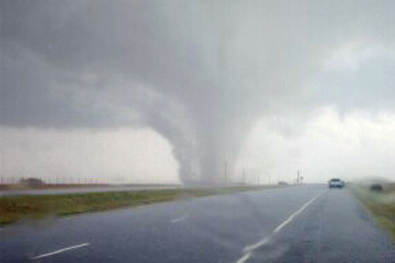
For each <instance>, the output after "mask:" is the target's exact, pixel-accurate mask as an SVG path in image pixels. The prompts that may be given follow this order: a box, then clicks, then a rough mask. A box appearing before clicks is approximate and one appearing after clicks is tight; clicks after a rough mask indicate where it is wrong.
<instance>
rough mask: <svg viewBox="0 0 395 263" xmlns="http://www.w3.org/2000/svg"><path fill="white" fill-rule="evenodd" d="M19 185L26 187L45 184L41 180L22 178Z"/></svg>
mask: <svg viewBox="0 0 395 263" xmlns="http://www.w3.org/2000/svg"><path fill="white" fill-rule="evenodd" d="M19 183H20V184H21V185H26V186H41V185H44V184H45V183H44V181H43V180H40V179H37V178H26V179H25V178H22V179H21V180H20V181H19Z"/></svg>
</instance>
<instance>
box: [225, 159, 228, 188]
mask: <svg viewBox="0 0 395 263" xmlns="http://www.w3.org/2000/svg"><path fill="white" fill-rule="evenodd" d="M226 186H228V174H227V163H226V162H225V187H226Z"/></svg>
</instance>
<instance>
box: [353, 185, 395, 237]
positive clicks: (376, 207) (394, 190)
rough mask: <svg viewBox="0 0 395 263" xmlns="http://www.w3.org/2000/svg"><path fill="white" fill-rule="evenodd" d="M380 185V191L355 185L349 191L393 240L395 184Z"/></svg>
mask: <svg viewBox="0 0 395 263" xmlns="http://www.w3.org/2000/svg"><path fill="white" fill-rule="evenodd" d="M381 185H382V190H381V191H374V189H372V188H371V185H368V184H355V185H353V186H352V187H351V189H352V191H353V193H354V194H355V196H356V197H357V198H358V199H359V200H360V201H361V202H362V204H363V205H364V206H365V207H366V208H367V209H368V211H369V212H370V213H371V214H372V215H373V218H374V219H375V221H376V222H377V224H378V225H380V226H381V227H382V228H384V229H386V230H388V231H389V232H390V234H391V237H392V239H393V240H395V184H390V183H385V184H381Z"/></svg>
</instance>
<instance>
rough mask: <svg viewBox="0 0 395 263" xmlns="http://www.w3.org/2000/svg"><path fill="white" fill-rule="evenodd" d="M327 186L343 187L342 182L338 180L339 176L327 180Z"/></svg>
mask: <svg viewBox="0 0 395 263" xmlns="http://www.w3.org/2000/svg"><path fill="white" fill-rule="evenodd" d="M328 186H329V188H343V187H344V182H343V181H342V180H340V179H339V178H333V179H331V180H329V182H328Z"/></svg>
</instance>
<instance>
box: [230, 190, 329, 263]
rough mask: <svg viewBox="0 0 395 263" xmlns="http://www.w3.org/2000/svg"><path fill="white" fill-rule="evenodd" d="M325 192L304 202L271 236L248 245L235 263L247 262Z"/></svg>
mask: <svg viewBox="0 0 395 263" xmlns="http://www.w3.org/2000/svg"><path fill="white" fill-rule="evenodd" d="M324 192H325V191H323V192H321V193H319V194H317V195H316V196H315V197H313V198H312V199H311V200H309V201H308V202H306V203H305V204H304V205H303V206H302V207H301V208H299V209H298V210H297V211H296V212H294V213H292V214H291V215H290V216H289V217H288V218H287V219H286V220H285V221H284V222H282V223H281V224H280V225H278V226H277V227H276V228H275V229H274V230H273V233H272V234H271V235H269V236H268V237H265V238H263V239H261V240H260V241H258V242H256V243H254V244H251V245H248V246H246V247H245V248H244V249H243V252H244V255H243V256H242V257H241V258H240V259H239V260H237V261H236V263H245V262H247V260H248V259H249V258H250V257H251V252H252V251H253V250H255V249H257V248H259V247H261V246H263V245H265V244H266V243H268V242H269V241H270V239H271V238H272V237H273V236H274V235H275V234H277V233H278V232H280V230H281V229H283V228H284V227H285V226H286V225H288V224H289V223H290V222H291V221H292V220H293V219H294V218H295V217H296V216H298V215H299V214H300V213H302V212H303V211H304V210H305V209H306V208H307V207H308V206H309V205H311V204H312V203H313V202H314V201H315V200H317V199H318V198H319V197H320V196H321V195H322V194H323V193H324Z"/></svg>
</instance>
